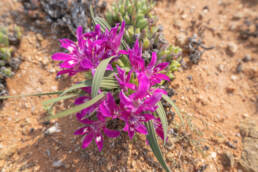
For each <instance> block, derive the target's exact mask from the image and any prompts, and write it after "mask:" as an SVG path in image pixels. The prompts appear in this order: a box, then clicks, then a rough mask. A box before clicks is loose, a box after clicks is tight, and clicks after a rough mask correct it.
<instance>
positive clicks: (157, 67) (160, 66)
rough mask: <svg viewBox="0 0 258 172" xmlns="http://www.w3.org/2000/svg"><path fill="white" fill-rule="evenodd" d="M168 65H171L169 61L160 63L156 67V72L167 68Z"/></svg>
mask: <svg viewBox="0 0 258 172" xmlns="http://www.w3.org/2000/svg"><path fill="white" fill-rule="evenodd" d="M168 65H169V63H167V62H164V63H160V64H158V65H157V66H156V67H155V68H154V72H155V73H156V72H159V71H161V70H163V69H165V68H166V67H167V66H168Z"/></svg>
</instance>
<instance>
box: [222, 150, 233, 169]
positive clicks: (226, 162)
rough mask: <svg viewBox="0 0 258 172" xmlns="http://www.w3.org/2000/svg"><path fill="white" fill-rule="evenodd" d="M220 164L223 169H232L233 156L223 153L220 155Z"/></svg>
mask: <svg viewBox="0 0 258 172" xmlns="http://www.w3.org/2000/svg"><path fill="white" fill-rule="evenodd" d="M221 163H222V164H223V166H224V167H225V168H232V167H233V166H234V156H233V155H232V153H230V152H225V153H223V154H222V155H221Z"/></svg>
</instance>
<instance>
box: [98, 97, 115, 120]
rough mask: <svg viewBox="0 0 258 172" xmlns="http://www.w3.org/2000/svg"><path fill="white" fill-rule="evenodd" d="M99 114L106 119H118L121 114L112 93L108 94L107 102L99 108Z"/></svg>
mask: <svg viewBox="0 0 258 172" xmlns="http://www.w3.org/2000/svg"><path fill="white" fill-rule="evenodd" d="M99 112H100V113H101V114H102V116H104V117H110V118H112V119H114V118H117V117H118V116H119V114H120V109H119V107H118V105H117V104H116V102H115V99H114V97H113V96H112V94H111V93H108V94H107V96H106V100H104V101H103V102H102V103H101V104H100V106H99Z"/></svg>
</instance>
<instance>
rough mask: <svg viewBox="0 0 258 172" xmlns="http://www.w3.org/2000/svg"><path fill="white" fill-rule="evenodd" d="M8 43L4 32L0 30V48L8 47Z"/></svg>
mask: <svg viewBox="0 0 258 172" xmlns="http://www.w3.org/2000/svg"><path fill="white" fill-rule="evenodd" d="M8 45H9V41H8V36H7V34H6V31H5V30H3V29H2V30H0V46H8Z"/></svg>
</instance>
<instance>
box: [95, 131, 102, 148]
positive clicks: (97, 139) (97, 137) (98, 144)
mask: <svg viewBox="0 0 258 172" xmlns="http://www.w3.org/2000/svg"><path fill="white" fill-rule="evenodd" d="M95 142H96V144H97V146H98V149H99V151H100V152H101V149H102V147H103V136H102V135H100V134H98V135H96V137H95Z"/></svg>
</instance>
